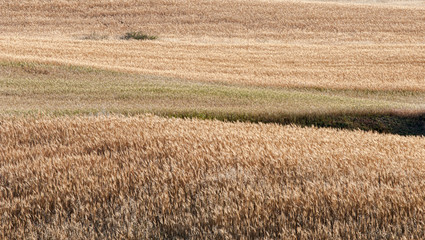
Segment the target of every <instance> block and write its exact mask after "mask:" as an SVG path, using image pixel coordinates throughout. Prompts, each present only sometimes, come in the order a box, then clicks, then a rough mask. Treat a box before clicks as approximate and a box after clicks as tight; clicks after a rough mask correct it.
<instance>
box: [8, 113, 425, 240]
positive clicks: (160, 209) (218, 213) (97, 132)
mask: <svg viewBox="0 0 425 240" xmlns="http://www.w3.org/2000/svg"><path fill="white" fill-rule="evenodd" d="M0 133H1V136H2V137H1V138H0V159H2V160H1V161H0V205H1V206H2V207H1V208H0V216H2V221H1V222H0V229H1V230H0V231H1V232H0V236H1V237H2V238H15V237H16V238H22V237H24V236H39V237H42V238H72V239H81V238H114V239H116V238H134V239H140V238H146V237H149V238H170V237H180V238H205V237H206V238H228V237H230V238H240V237H249V238H254V237H258V238H264V237H271V238H276V237H283V238H299V239H311V238H313V237H316V238H317V237H320V238H332V239H336V238H341V239H348V238H361V239H377V238H397V239H400V238H402V237H407V238H409V239H422V238H424V237H425V235H424V231H423V229H424V227H425V226H424V221H425V219H424V216H425V212H424V209H425V202H424V199H425V195H424V193H425V184H424V181H423V179H424V178H425V162H424V159H425V139H424V137H400V136H395V135H380V134H376V133H366V132H362V131H354V132H352V131H338V130H331V129H317V128H299V127H295V126H286V127H283V126H279V125H274V124H267V125H265V124H260V125H259V124H246V123H222V122H218V121H200V120H181V119H180V120H179V119H166V118H160V117H154V116H139V117H130V118H129V117H119V116H109V117H102V116H100V117H61V118H50V117H43V116H39V117H35V118H34V117H32V118H13V117H11V118H3V119H2V120H1V121H0ZM129 133H131V134H129Z"/></svg>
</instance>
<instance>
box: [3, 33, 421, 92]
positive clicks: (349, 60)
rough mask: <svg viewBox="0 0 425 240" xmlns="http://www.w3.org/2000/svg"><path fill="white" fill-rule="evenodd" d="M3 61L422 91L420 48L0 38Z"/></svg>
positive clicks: (257, 81) (299, 84)
mask: <svg viewBox="0 0 425 240" xmlns="http://www.w3.org/2000/svg"><path fill="white" fill-rule="evenodd" d="M0 57H3V58H6V59H17V60H26V61H28V60H29V61H41V62H56V63H69V64H74V65H75V64H77V65H85V66H94V67H100V68H108V69H114V70H125V71H132V72H140V73H145V74H155V75H161V76H170V77H179V78H184V79H191V80H197V81H206V82H225V83H232V84H243V85H246V84H250V85H257V86H275V87H318V88H333V89H343V88H348V89H370V90H413V91H425V77H424V72H425V45H401V46H398V45H393V46H389V45H373V46H367V45H350V46H345V45H344V46H332V47H330V46H328V45H301V46H298V45H282V44H264V43H255V44H247V43H243V44H219V43H214V44H199V43H180V42H179V43H176V42H162V41H159V42H143V43H140V42H138V41H130V42H127V41H120V40H110V41H101V42H99V41H83V40H61V39H53V40H52V39H27V38H0Z"/></svg>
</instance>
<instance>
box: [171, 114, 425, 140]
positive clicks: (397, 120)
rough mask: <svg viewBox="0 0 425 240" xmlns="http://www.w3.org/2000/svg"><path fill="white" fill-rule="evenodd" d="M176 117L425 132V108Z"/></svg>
mask: <svg viewBox="0 0 425 240" xmlns="http://www.w3.org/2000/svg"><path fill="white" fill-rule="evenodd" d="M166 115H168V116H173V117H183V118H185V117H190V118H191V117H194V118H201V119H217V120H222V121H231V122H235V121H241V122H255V123H258V122H262V123H279V124H283V125H288V124H295V125H299V126H316V127H329V128H339V129H350V130H355V129H361V130H364V131H376V132H379V133H391V134H398V135H403V136H425V112H419V113H396V112H387V113H385V112H383V113H358V112H357V113H356V112H351V113H328V114H305V115H288V114H283V113H270V114H264V113H263V114H247V113H241V114H239V113H228V114H226V113H211V112H209V113H208V112H204V113H199V112H185V113H182V112H180V113H169V114H166Z"/></svg>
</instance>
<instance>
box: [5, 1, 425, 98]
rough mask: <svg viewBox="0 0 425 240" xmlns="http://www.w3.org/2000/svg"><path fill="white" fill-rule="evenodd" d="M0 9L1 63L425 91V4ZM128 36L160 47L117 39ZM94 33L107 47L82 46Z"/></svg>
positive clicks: (34, 4)
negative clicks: (141, 36)
mask: <svg viewBox="0 0 425 240" xmlns="http://www.w3.org/2000/svg"><path fill="white" fill-rule="evenodd" d="M1 2H2V4H1V5H0V6H1V10H0V12H1V13H2V14H1V16H0V22H1V23H2V25H1V26H2V33H3V34H2V36H0V59H15V60H21V61H38V62H47V63H51V62H55V63H68V64H74V65H84V66H95V67H101V68H108V69H115V70H124V71H134V72H140V73H144V74H156V75H161V76H169V77H179V78H184V79H191V80H196V81H207V82H211V81H214V82H221V83H223V82H224V83H237V84H250V85H260V86H277V87H318V88H332V89H335V88H337V89H347V88H348V89H374V90H412V91H422V92H423V91H425V79H424V75H423V72H424V71H425V57H424V56H425V47H424V46H425V45H424V44H425V41H424V40H425V17H424V16H425V7H424V6H425V5H421V4H418V6H416V7H414V8H412V7H405V8H403V7H400V6H392V5H389V6H387V5H384V6H369V5H354V4H345V5H341V4H337V3H305V2H274V1H269V2H267V3H265V2H263V1H220V0H214V1H200V2H199V1H192V0H187V1H172V0H164V1H112V2H111V1H96V2H86V1H48V2H45V1H38V0H31V1H24V2H21V1H6V0H2V1H1ZM29 13H31V14H29ZM131 30H141V31H145V32H147V33H149V34H154V35H157V36H159V40H157V41H151V42H143V43H141V42H138V41H130V42H123V41H121V40H120V39H119V38H120V36H122V35H123V34H124V33H125V32H126V31H131ZM96 32H97V33H98V34H99V35H101V36H105V38H106V39H103V40H101V41H99V40H94V41H90V40H83V39H86V38H87V36H90V34H91V33H96ZM29 36H30V37H29Z"/></svg>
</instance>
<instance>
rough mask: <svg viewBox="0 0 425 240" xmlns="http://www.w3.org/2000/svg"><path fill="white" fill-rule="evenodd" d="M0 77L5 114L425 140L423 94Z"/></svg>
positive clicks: (8, 73) (63, 70)
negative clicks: (115, 117)
mask: <svg viewBox="0 0 425 240" xmlns="http://www.w3.org/2000/svg"><path fill="white" fill-rule="evenodd" d="M0 73H2V74H0V100H1V101H0V113H3V114H14V115H15V114H34V113H36V114H38V113H39V112H43V113H44V114H49V113H50V114H54V115H69V114H71V115H74V114H77V115H78V114H108V113H119V114H127V115H136V114H140V113H154V114H157V115H161V116H172V117H196V118H201V119H219V120H225V121H249V122H274V123H281V124H291V123H293V124H299V125H302V126H310V125H315V126H320V127H336V128H347V129H357V128H358V129H363V130H374V131H378V132H385V133H395V134H401V135H425V133H424V132H425V130H424V112H425V111H424V110H425V106H424V103H423V99H424V98H425V93H421V92H406V91H400V92H397V91H389V92H385V91H382V92H379V91H353V90H341V91H338V90H326V89H276V88H258V87H245V86H244V87H242V86H234V85H219V84H207V83H196V82H190V81H184V80H180V79H170V78H163V77H156V76H145V75H138V74H127V73H118V72H113V71H104V70H100V69H93V68H85V67H78V66H61V65H46V64H36V63H26V62H2V63H1V64H0ZM403 112H404V113H403ZM406 112H409V113H408V114H407V113H406Z"/></svg>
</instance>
